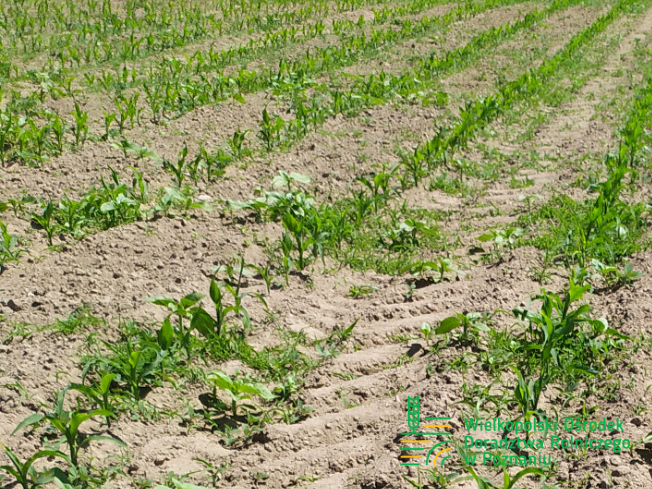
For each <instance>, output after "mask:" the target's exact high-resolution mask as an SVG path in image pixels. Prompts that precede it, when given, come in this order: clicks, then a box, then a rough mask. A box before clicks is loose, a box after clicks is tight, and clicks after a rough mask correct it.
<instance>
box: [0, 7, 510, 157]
mask: <svg viewBox="0 0 652 489" xmlns="http://www.w3.org/2000/svg"><path fill="white" fill-rule="evenodd" d="M504 3H511V0H502V1H501V0H490V1H489V2H486V3H485V4H483V5H480V6H474V5H470V6H461V7H459V8H457V9H456V10H454V11H452V12H450V13H448V14H446V15H445V16H443V17H441V18H439V17H435V18H427V17H426V18H424V19H422V20H421V21H419V22H417V23H413V22H410V21H405V22H403V23H402V28H401V29H400V30H392V29H389V30H378V31H373V32H372V34H371V36H369V37H368V36H367V35H366V34H362V35H361V36H358V37H354V38H351V39H350V40H348V41H347V42H346V44H345V45H344V46H343V47H342V48H327V49H324V50H320V51H318V52H317V53H315V54H313V53H311V52H310V51H308V52H307V53H306V55H305V57H304V59H303V60H296V61H293V62H291V64H288V63H287V62H286V61H284V60H281V61H280V66H279V69H278V72H276V71H271V70H263V71H262V72H261V73H256V72H248V71H246V70H241V71H240V72H239V73H238V74H237V76H233V75H231V76H224V75H218V76H214V77H213V78H208V77H207V76H205V75H204V74H203V72H204V71H210V70H212V69H215V68H218V67H221V66H222V64H223V63H224V62H225V60H226V59H228V58H229V57H230V56H233V55H234V51H233V50H227V51H226V54H224V52H220V53H215V52H213V51H212V50H211V51H209V52H208V53H207V54H208V57H207V58H204V57H203V56H202V52H201V51H198V53H196V54H195V55H194V56H193V60H194V61H193V62H188V63H183V62H181V61H177V60H164V61H163V62H162V63H161V65H160V68H159V69H158V71H156V70H152V69H150V70H149V73H148V76H147V77H146V78H147V81H145V82H144V83H143V88H144V90H145V94H146V96H145V99H146V102H147V104H148V105H149V107H150V110H151V114H152V117H153V119H154V120H159V119H160V118H161V117H164V116H176V115H179V114H182V113H185V112H188V111H189V110H192V109H194V108H196V107H198V106H200V105H205V104H207V103H211V102H215V101H218V100H224V99H226V98H228V97H229V96H230V95H234V96H236V98H238V99H240V100H241V97H242V96H241V95H240V94H241V93H244V92H249V93H250V92H254V91H258V90H261V89H264V88H271V87H278V88H279V89H281V90H282V91H285V92H290V93H292V92H294V91H296V90H298V89H300V88H302V87H305V86H312V85H313V82H312V81H311V80H310V79H309V78H308V76H309V74H310V73H318V72H321V71H323V70H325V69H327V68H329V67H330V68H333V67H336V66H343V65H345V64H347V63H351V62H353V61H354V60H357V59H358V58H359V56H361V55H362V54H364V53H365V52H369V51H370V50H375V49H377V48H378V47H379V46H381V45H383V44H385V43H389V42H396V41H398V40H400V39H404V38H406V37H409V36H411V35H416V34H418V33H423V32H425V31H427V30H428V29H430V28H433V26H438V25H446V24H449V23H451V22H454V21H455V20H457V19H460V18H463V17H464V16H467V15H475V14H477V13H479V12H482V11H484V10H486V9H488V8H493V7H495V6H498V5H502V4H504ZM316 31H318V29H316ZM281 42H284V41H281ZM204 54H206V53H204ZM191 70H192V71H191ZM189 72H190V73H189ZM130 74H131V79H132V82H131V83H134V79H135V78H136V77H137V74H135V73H134V70H132V71H131V72H130V71H128V70H126V69H125V70H123V72H122V77H121V78H120V79H119V80H118V81H116V80H115V79H113V78H110V79H108V80H107V78H108V77H109V75H108V74H106V73H105V74H104V75H103V76H104V78H105V80H104V81H103V83H105V84H106V85H107V88H108V86H109V85H112V86H115V85H116V84H121V85H122V86H125V85H127V82H128V80H127V78H128V77H129V75H130ZM195 77H196V78H199V81H195V80H194V78H195ZM72 80H73V79H72V78H70V77H68V78H66V79H65V80H63V81H61V83H62V85H61V86H62V89H61V90H60V91H59V93H68V94H69V95H72V96H74V92H73V88H72V86H71V83H72ZM171 80H172V81H171ZM38 81H40V87H39V90H38V91H35V92H32V93H31V95H30V96H28V97H27V98H21V97H20V95H18V94H17V93H15V92H12V93H13V97H12V101H11V102H10V107H11V110H9V107H8V108H7V109H6V110H4V111H2V112H1V113H0V122H1V123H2V124H1V125H0V138H2V139H1V140H2V145H0V146H1V147H0V160H2V161H3V162H4V161H5V160H7V159H17V160H22V161H31V160H33V159H36V160H38V159H41V158H43V157H44V156H46V155H48V154H60V152H61V150H62V149H63V142H64V133H65V132H66V128H68V129H69V130H72V131H73V132H74V135H75V144H83V141H84V139H85V137H86V135H87V134H88V125H89V123H88V120H87V119H88V117H87V115H85V114H84V113H83V112H81V111H80V110H79V109H78V108H77V110H76V111H75V113H74V114H73V115H74V116H75V124H74V125H71V124H67V123H66V122H65V121H64V120H63V119H62V118H61V117H60V116H58V115H56V114H53V113H50V112H44V111H38V110H37V105H38V104H37V102H40V101H43V99H44V97H45V96H47V94H48V93H50V92H51V91H53V88H55V87H54V84H53V83H52V81H51V80H49V79H47V78H44V77H43V76H41V77H40V78H39V80H38ZM138 96H139V93H138V92H136V93H135V95H133V96H132V97H130V98H129V100H131V101H134V98H133V97H136V100H137V99H138ZM336 98H337V97H334V99H336ZM116 106H117V108H118V113H114V115H111V114H110V113H109V114H107V116H106V117H105V118H106V121H105V122H107V135H108V125H109V124H110V123H111V121H112V120H117V121H119V122H120V121H124V120H125V118H126V117H127V115H128V114H131V119H132V120H133V116H134V113H135V112H136V113H138V114H140V112H138V111H137V108H136V107H135V102H133V103H132V104H129V103H127V102H126V101H125V99H124V97H122V96H119V97H118V98H117V100H116ZM170 111H173V113H172V114H169V112H170ZM21 113H24V114H25V118H24V119H20V118H19V114H21ZM37 115H38V116H40V117H42V118H44V119H45V120H46V121H47V122H46V124H44V125H39V124H37V123H36V120H37V119H36V118H35V116H37ZM120 127H121V129H122V122H121V124H120ZM51 134H53V135H54V136H55V138H56V141H55V143H54V144H50V143H51V141H50V136H49V135H51ZM50 147H52V148H54V149H52V150H49V148H50Z"/></svg>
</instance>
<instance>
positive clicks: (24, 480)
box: [0, 443, 68, 489]
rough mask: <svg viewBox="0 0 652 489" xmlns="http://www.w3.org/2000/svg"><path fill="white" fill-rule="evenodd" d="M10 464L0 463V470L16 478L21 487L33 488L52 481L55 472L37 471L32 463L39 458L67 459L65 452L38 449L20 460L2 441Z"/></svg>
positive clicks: (25, 488) (24, 488)
mask: <svg viewBox="0 0 652 489" xmlns="http://www.w3.org/2000/svg"><path fill="white" fill-rule="evenodd" d="M0 445H2V448H3V449H4V451H5V453H6V454H7V457H8V458H9V460H11V463H12V465H13V466H12V465H0V470H2V471H4V472H7V473H8V474H9V475H11V476H13V477H14V478H15V479H16V482H17V483H18V484H20V487H22V488H23V489H34V488H35V487H38V486H42V485H45V484H48V483H50V482H52V481H54V479H55V477H56V475H57V473H56V472H55V471H54V470H46V471H43V472H38V471H37V470H36V469H35V468H34V463H35V462H36V461H37V460H39V459H41V458H50V457H59V458H62V459H64V460H66V461H67V460H68V457H66V455H65V454H63V453H61V452H59V451H56V450H39V451H38V452H36V453H35V454H34V455H32V456H31V457H30V458H29V459H27V460H26V461H25V462H21V461H20V459H19V458H18V456H17V455H16V454H15V453H14V452H13V451H12V450H11V449H10V448H9V447H8V446H6V445H5V444H4V443H0Z"/></svg>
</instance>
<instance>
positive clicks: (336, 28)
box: [87, 0, 448, 90]
mask: <svg viewBox="0 0 652 489" xmlns="http://www.w3.org/2000/svg"><path fill="white" fill-rule="evenodd" d="M447 2H448V0H420V1H418V2H413V4H412V5H411V8H410V10H411V11H412V12H414V13H419V12H422V11H424V10H427V9H430V8H432V7H433V6H435V5H441V4H442V3H447ZM405 10H406V9H405V7H403V6H399V7H396V8H395V9H386V11H385V12H390V13H391V12H394V13H393V14H391V18H392V19H394V22H395V23H396V22H398V23H400V24H402V23H401V22H400V21H398V20H397V19H396V18H397V16H398V15H399V12H403V11H405ZM386 15H390V14H386ZM383 19H385V15H383ZM380 23H381V22H380V21H379V20H378V19H376V18H375V19H374V21H373V22H372V24H373V25H378V24H380ZM365 24H366V22H365V21H364V18H363V17H360V19H359V20H358V21H357V22H353V21H350V20H346V19H343V20H333V21H332V31H333V33H334V34H336V35H338V36H340V37H343V36H345V35H346V34H348V33H349V32H351V31H359V30H361V29H362V28H364V26H365ZM325 28H326V26H325V24H324V23H323V22H321V21H318V22H316V23H315V24H312V25H303V26H302V27H301V29H298V28H296V27H289V28H284V29H281V30H280V31H277V32H270V33H267V34H266V35H265V36H264V37H261V38H259V39H252V40H250V41H249V42H248V43H247V44H243V45H240V46H237V47H233V48H229V49H226V50H221V51H215V50H213V48H212V47H211V48H210V50H209V51H208V52H206V51H202V50H198V51H196V52H195V53H194V54H193V55H192V56H189V57H187V62H186V64H185V66H184V65H182V66H184V67H185V68H186V70H185V74H186V75H191V74H192V73H202V72H206V73H208V72H211V71H217V70H221V69H223V68H226V67H227V66H230V65H233V64H234V63H237V62H240V63H243V62H248V61H251V60H256V59H259V58H260V57H261V56H263V55H265V54H268V53H270V52H275V51H277V50H279V49H280V48H283V47H287V46H288V45H293V44H300V43H302V42H306V41H308V40H310V39H313V38H315V37H317V36H320V35H322V34H323V33H324V31H325ZM378 32H379V33H372V34H371V35H372V38H374V39H375V42H381V40H382V38H383V36H384V34H383V33H382V31H378ZM390 32H391V30H390ZM299 33H301V36H300V37H299V36H298V34H299ZM357 37H358V38H359V39H361V40H362V42H364V41H365V40H366V35H365V34H364V33H363V34H360V35H358V36H357ZM127 42H128V40H125V41H124V45H125V46H126V44H127ZM134 42H138V41H134ZM344 42H349V40H348V39H346V38H345V39H344ZM358 44H359V43H358ZM105 49H106V48H105ZM149 49H150V48H149V45H147V46H144V47H143V53H140V51H139V48H136V49H133V48H131V47H128V48H126V53H125V52H121V53H119V54H118V58H119V59H120V60H126V59H133V58H132V57H137V56H141V55H147V54H148V52H147V51H148V50H149ZM123 51H125V49H123ZM125 56H126V57H125ZM111 58H112V55H109V54H106V59H111ZM167 68H168V67H167V66H166V64H165V62H163V63H161V64H160V65H159V67H158V68H156V67H155V68H154V69H153V70H150V71H149V72H148V77H149V78H150V79H151V78H153V77H155V76H170V75H169V74H168V73H167ZM182 74H183V73H178V74H176V76H177V77H179V76H181V75H182ZM132 79H133V76H132ZM97 80H98V82H99V84H100V85H101V87H102V88H104V89H105V90H108V89H110V88H111V87H115V86H116V85H117V84H119V83H120V82H118V80H119V74H117V77H116V76H114V75H112V74H111V72H104V71H102V74H101V75H100V77H99V78H98V79H97ZM113 80H116V81H115V82H113ZM87 82H88V85H89V88H92V87H93V85H94V82H95V78H90V77H87Z"/></svg>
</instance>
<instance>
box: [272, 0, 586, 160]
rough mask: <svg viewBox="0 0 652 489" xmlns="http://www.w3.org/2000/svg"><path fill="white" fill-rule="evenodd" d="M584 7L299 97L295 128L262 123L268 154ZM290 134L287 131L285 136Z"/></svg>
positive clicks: (417, 89) (416, 89) (563, 0)
mask: <svg viewBox="0 0 652 489" xmlns="http://www.w3.org/2000/svg"><path fill="white" fill-rule="evenodd" d="M577 3H579V0H558V1H556V2H553V4H551V5H550V7H549V8H547V9H545V10H543V11H538V10H535V11H533V12H531V13H529V14H528V15H526V16H525V18H523V19H522V20H520V21H516V22H514V23H513V24H508V25H504V26H501V27H497V28H491V29H490V30H489V31H485V32H483V33H481V34H479V35H478V36H475V37H474V38H472V39H471V40H470V41H469V42H468V43H467V44H465V45H464V46H461V47H460V48H457V49H455V50H452V51H450V52H448V53H447V54H446V55H445V56H444V57H443V58H434V56H431V57H430V59H429V60H427V61H422V62H421V64H420V68H419V69H418V70H415V71H414V72H407V73H405V74H403V75H391V74H386V73H381V74H380V75H374V74H371V75H369V76H368V77H367V78H366V79H363V80H358V81H356V82H355V83H354V84H353V86H352V88H351V89H350V90H348V91H346V92H345V91H332V92H331V94H330V95H331V98H330V99H328V97H327V98H326V99H325V100H319V101H317V100H316V98H313V99H312V100H310V103H309V104H308V105H306V101H305V97H304V96H303V95H302V94H298V95H297V96H295V97H294V99H293V111H294V113H295V114H296V118H295V119H294V120H293V121H291V122H290V123H289V124H286V122H285V121H284V120H283V119H281V118H279V117H276V118H275V119H274V120H273V121H271V120H270V117H269V115H268V114H267V112H266V111H264V112H263V120H262V121H261V123H260V127H261V130H260V132H259V135H260V137H261V139H262V140H263V141H264V143H265V146H266V148H267V149H268V150H271V149H272V148H273V147H274V146H279V145H280V144H281V142H282V141H291V140H296V139H299V138H301V137H303V136H305V134H306V133H307V131H308V130H310V129H316V128H317V126H319V125H321V124H323V122H324V121H325V119H326V118H327V117H330V116H333V115H336V114H339V113H344V114H346V115H353V114H356V113H359V112H360V111H362V110H364V109H366V108H368V107H370V106H373V105H377V104H379V103H383V102H385V101H387V100H390V99H391V98H394V97H400V98H412V97H415V96H416V94H417V93H421V94H422V93H423V91H424V90H425V89H426V88H427V87H428V86H429V84H430V82H432V81H433V80H434V79H436V78H438V77H441V76H443V75H449V74H451V73H452V72H454V71H456V70H459V69H462V68H464V67H466V66H468V65H469V64H471V63H472V62H473V61H475V60H477V59H478V58H479V57H480V56H481V55H482V53H483V52H485V50H487V49H490V48H492V47H494V46H496V45H498V44H499V43H501V42H504V41H505V40H507V39H509V38H511V37H512V36H514V35H515V34H516V33H518V32H520V31H521V30H524V29H528V28H531V27H532V26H533V25H535V24H536V23H538V22H541V21H542V20H544V19H546V18H547V17H548V16H550V15H552V14H553V13H555V12H557V11H559V10H561V9H565V8H568V7H570V6H572V5H575V4H577ZM283 131H284V132H283Z"/></svg>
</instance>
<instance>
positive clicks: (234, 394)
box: [208, 371, 276, 417]
mask: <svg viewBox="0 0 652 489" xmlns="http://www.w3.org/2000/svg"><path fill="white" fill-rule="evenodd" d="M208 380H209V381H210V382H211V383H212V384H213V385H214V387H213V396H214V397H215V395H216V394H217V389H218V388H219V389H221V390H224V391H227V392H228V393H229V395H230V396H231V412H232V413H233V416H234V417H235V416H237V414H238V404H237V403H238V402H240V401H243V400H246V399H251V396H252V395H256V396H260V397H262V398H263V399H266V400H271V399H274V398H275V397H276V396H275V395H274V394H272V393H271V392H270V390H269V389H268V388H267V387H265V386H264V385H262V384H258V383H252V382H246V381H243V382H241V381H239V380H237V379H232V378H231V377H229V376H228V375H227V374H225V373H224V372H220V371H217V372H213V373H211V374H209V376H208ZM243 406H245V407H247V408H252V409H255V406H251V405H243Z"/></svg>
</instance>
